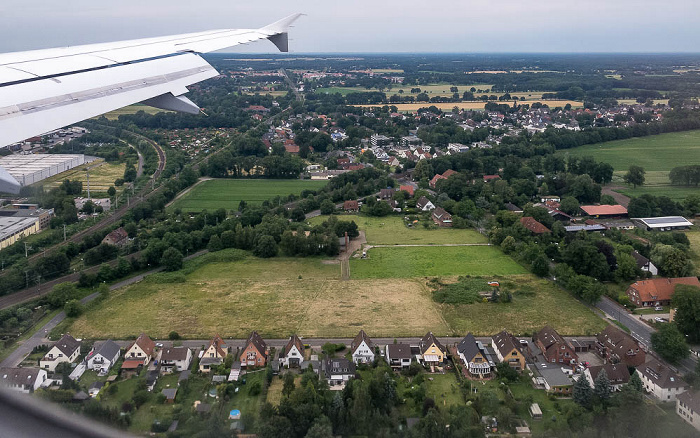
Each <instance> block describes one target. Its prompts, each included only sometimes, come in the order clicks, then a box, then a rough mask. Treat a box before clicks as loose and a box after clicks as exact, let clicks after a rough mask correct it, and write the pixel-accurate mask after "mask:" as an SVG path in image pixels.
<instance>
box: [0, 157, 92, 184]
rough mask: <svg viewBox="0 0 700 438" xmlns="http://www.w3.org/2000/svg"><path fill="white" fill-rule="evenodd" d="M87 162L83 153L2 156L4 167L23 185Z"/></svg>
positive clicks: (0, 160) (1, 162)
mask: <svg viewBox="0 0 700 438" xmlns="http://www.w3.org/2000/svg"><path fill="white" fill-rule="evenodd" d="M84 163H85V155H82V154H30V155H7V156H5V157H2V158H0V167H2V168H4V169H5V170H6V171H7V173H9V174H10V175H11V176H12V177H13V178H14V179H15V180H17V182H18V183H19V184H20V185H21V186H28V185H30V184H34V183H36V182H39V181H41V180H43V179H46V178H49V177H52V176H54V175H58V174H59V173H62V172H65V171H67V170H70V169H72V168H74V167H77V166H80V165H81V164H84Z"/></svg>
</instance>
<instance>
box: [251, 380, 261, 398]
mask: <svg viewBox="0 0 700 438" xmlns="http://www.w3.org/2000/svg"><path fill="white" fill-rule="evenodd" d="M261 391H262V387H261V385H260V382H254V383H251V384H250V386H248V394H249V395H251V396H253V397H255V396H257V395H260V392H261Z"/></svg>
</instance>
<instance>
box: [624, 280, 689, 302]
mask: <svg viewBox="0 0 700 438" xmlns="http://www.w3.org/2000/svg"><path fill="white" fill-rule="evenodd" d="M679 284H687V285H690V286H696V287H700V281H698V278H697V277H680V278H654V279H651V280H640V281H637V282H634V283H632V284H631V285H630V287H629V288H627V297H629V299H630V301H632V302H633V303H634V305H635V306H638V307H655V306H668V305H669V304H671V298H673V293H674V292H675V289H676V285H679Z"/></svg>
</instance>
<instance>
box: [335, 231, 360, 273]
mask: <svg viewBox="0 0 700 438" xmlns="http://www.w3.org/2000/svg"><path fill="white" fill-rule="evenodd" d="M366 243H367V238H365V232H364V231H360V235H359V236H357V237H356V238H354V239H352V240H351V241H350V243H349V244H348V247H347V248H345V251H343V252H342V253H341V254H340V255H339V256H338V260H340V279H341V280H350V257H352V255H353V253H354V252H355V251H357V250H360V249H362V246H363V245H364V244H366Z"/></svg>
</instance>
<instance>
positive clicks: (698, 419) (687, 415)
mask: <svg viewBox="0 0 700 438" xmlns="http://www.w3.org/2000/svg"><path fill="white" fill-rule="evenodd" d="M676 413H677V414H678V415H679V416H680V417H681V418H682V419H684V420H685V421H686V423H688V424H690V425H691V426H693V427H694V428H695V429H696V430H698V431H700V392H698V391H686V392H684V393H683V394H680V395H679V396H677V397H676Z"/></svg>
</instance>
